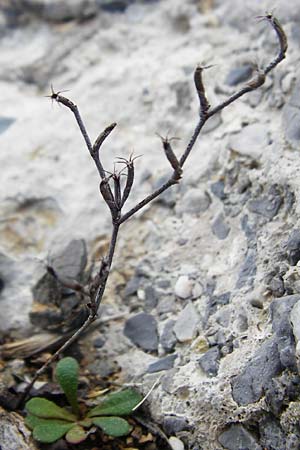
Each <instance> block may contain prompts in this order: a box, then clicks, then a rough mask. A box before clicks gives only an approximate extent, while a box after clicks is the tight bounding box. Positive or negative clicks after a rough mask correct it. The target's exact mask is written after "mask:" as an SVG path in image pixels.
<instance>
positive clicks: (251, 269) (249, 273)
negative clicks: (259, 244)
mask: <svg viewBox="0 0 300 450" xmlns="http://www.w3.org/2000/svg"><path fill="white" fill-rule="evenodd" d="M256 271H257V268H256V251H255V250H252V249H249V250H248V253H247V255H246V257H245V260H244V262H243V264H242V267H241V269H240V272H239V276H238V280H237V283H236V287H237V289H241V288H242V287H243V286H245V285H247V284H248V285H252V284H253V281H254V278H255V275H256Z"/></svg>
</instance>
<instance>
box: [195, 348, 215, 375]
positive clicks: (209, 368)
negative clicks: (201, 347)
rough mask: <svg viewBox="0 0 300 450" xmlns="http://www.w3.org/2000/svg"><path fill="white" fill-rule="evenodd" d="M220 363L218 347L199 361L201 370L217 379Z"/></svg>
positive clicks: (210, 350) (211, 349)
mask: <svg viewBox="0 0 300 450" xmlns="http://www.w3.org/2000/svg"><path fill="white" fill-rule="evenodd" d="M219 361H220V350H219V348H218V347H217V346H215V347H212V348H210V349H209V350H208V351H207V352H206V353H204V355H203V356H201V358H199V360H198V362H199V365H200V367H201V369H202V370H203V371H204V372H205V373H206V374H207V375H209V376H210V377H215V376H216V375H217V374H218V370H219Z"/></svg>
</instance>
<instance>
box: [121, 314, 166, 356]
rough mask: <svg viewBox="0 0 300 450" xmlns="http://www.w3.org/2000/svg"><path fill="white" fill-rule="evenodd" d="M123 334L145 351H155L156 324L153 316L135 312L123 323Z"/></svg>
mask: <svg viewBox="0 0 300 450" xmlns="http://www.w3.org/2000/svg"><path fill="white" fill-rule="evenodd" d="M124 334H125V336H126V337H128V339H130V340H131V341H132V342H133V343H134V344H135V345H137V346H138V347H141V348H142V349H143V350H145V351H155V350H157V346H158V336H157V326H156V321H155V319H154V317H153V316H151V315H150V314H146V313H140V314H137V315H136V316H134V317H131V318H130V319H128V320H127V321H126V323H125V327H124Z"/></svg>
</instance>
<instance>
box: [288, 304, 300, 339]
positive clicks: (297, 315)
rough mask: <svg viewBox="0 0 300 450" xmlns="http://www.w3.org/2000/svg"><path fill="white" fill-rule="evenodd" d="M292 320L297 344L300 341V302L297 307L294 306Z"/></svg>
mask: <svg viewBox="0 0 300 450" xmlns="http://www.w3.org/2000/svg"><path fill="white" fill-rule="evenodd" d="M290 318H291V322H292V326H293V333H294V336H295V339H296V342H297V343H298V342H299V341H300V301H298V302H297V303H295V305H294V306H293V308H292V310H291V314H290Z"/></svg>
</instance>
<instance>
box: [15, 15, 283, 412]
mask: <svg viewBox="0 0 300 450" xmlns="http://www.w3.org/2000/svg"><path fill="white" fill-rule="evenodd" d="M262 19H263V20H265V21H267V22H268V23H269V24H270V25H271V27H272V28H273V29H274V31H275V33H276V36H277V38H278V41H279V52H278V55H277V56H276V58H275V59H274V60H273V61H271V62H270V64H269V65H268V66H267V67H266V68H265V69H263V70H257V71H256V73H255V75H254V77H253V79H252V80H250V82H248V83H247V84H245V85H244V86H243V87H242V88H241V89H240V90H239V91H237V92H236V93H235V94H233V95H232V96H231V97H229V98H228V99H227V100H225V101H223V102H222V103H220V104H219V105H217V106H215V107H213V108H211V106H210V104H209V101H208V99H207V96H206V91H205V86H204V83H203V79H202V74H203V71H204V70H205V69H207V67H201V66H198V67H197V68H196V70H195V73H194V82H195V87H196V91H197V94H198V97H199V103H200V119H199V121H198V123H197V125H196V127H195V130H194V132H193V134H192V137H191V139H190V141H189V143H188V145H187V146H186V148H185V150H184V151H183V153H182V155H181V157H180V158H179V159H177V157H176V156H175V154H174V152H173V150H172V148H171V145H170V140H168V139H167V138H166V139H164V138H162V144H163V148H164V152H165V155H166V157H167V159H168V161H169V163H170V165H171V167H172V169H173V172H172V174H171V176H170V178H169V180H168V181H166V182H165V183H164V184H163V185H162V186H161V187H160V188H158V189H157V190H155V191H154V192H153V193H151V194H150V195H148V196H147V197H146V198H144V199H143V200H142V201H140V202H139V203H138V204H137V205H135V206H134V207H133V208H131V209H130V210H129V211H128V212H126V213H125V214H123V215H122V208H123V206H124V203H125V202H126V200H127V198H128V196H129V194H130V192H131V189H132V186H133V180H134V159H132V158H130V159H129V160H128V161H127V160H125V159H122V158H121V160H122V162H124V163H125V166H126V170H127V182H126V184H125V187H124V190H123V192H122V190H121V182H120V178H121V177H120V173H119V175H117V174H116V173H114V174H112V176H110V177H107V176H106V173H107V171H105V170H104V167H103V164H102V162H101V158H100V148H101V145H102V144H103V142H104V141H105V139H106V138H107V137H108V136H109V135H110V133H111V132H112V131H113V130H114V128H115V127H116V123H113V124H111V125H109V126H108V127H106V128H105V130H104V131H103V132H102V133H101V134H100V135H99V136H98V138H97V139H96V141H95V143H94V144H93V145H92V143H91V140H90V138H89V135H88V133H87V130H86V127H85V125H84V123H83V120H82V118H81V116H80V113H79V110H78V107H77V106H76V105H75V103H73V102H72V101H71V100H69V99H68V98H66V97H64V96H62V95H61V92H57V93H56V92H54V91H53V90H52V94H51V95H50V98H51V99H52V100H55V101H57V102H58V103H60V104H62V105H64V106H66V107H67V108H69V109H70V110H71V111H72V113H73V114H74V116H75V119H76V122H77V124H78V126H79V129H80V131H81V134H82V136H83V138H84V141H85V143H86V146H87V148H88V150H89V153H90V155H91V157H92V158H93V160H94V162H95V165H96V167H97V170H98V172H99V176H100V178H101V183H100V192H101V195H102V197H103V199H104V201H105V202H106V203H107V205H108V207H109V210H110V213H111V218H112V227H113V228H112V236H111V240H110V245H109V250H108V253H107V255H106V257H104V258H103V260H102V263H101V266H100V269H99V272H98V274H97V275H96V277H95V278H94V280H93V282H92V283H91V285H90V286H89V289H86V288H85V289H84V293H85V294H86V292H89V297H90V302H89V304H88V306H89V308H90V314H89V316H88V318H87V319H86V321H85V322H84V323H83V324H82V325H81V327H80V328H79V329H78V330H77V331H76V332H75V333H74V334H73V335H72V336H71V337H70V338H69V339H67V340H66V342H65V343H64V344H63V345H62V346H61V347H60V348H59V349H58V350H57V351H56V352H55V353H54V354H53V355H52V356H51V358H49V359H48V361H46V363H45V364H44V365H43V366H42V367H41V368H40V369H38V370H37V372H36V373H35V375H34V377H33V379H32V381H31V383H30V384H29V385H28V386H27V389H26V391H25V393H24V395H23V396H22V398H21V399H20V402H21V403H22V402H23V401H24V400H25V399H26V397H27V395H28V393H29V391H30V389H31V388H32V386H33V384H34V383H35V381H36V380H37V379H38V377H39V376H40V375H42V374H43V373H44V372H45V371H46V370H47V368H48V367H49V366H50V365H51V363H52V362H53V361H55V360H56V359H57V358H58V357H59V355H61V353H63V352H64V351H65V350H66V349H67V348H68V347H69V346H70V345H71V344H72V343H73V342H75V341H76V340H77V339H78V338H79V337H80V336H81V335H82V334H83V333H84V331H85V330H86V329H87V328H88V327H89V326H90V325H91V324H92V322H94V321H95V320H96V318H97V317H98V311H99V307H100V305H101V301H102V298H103V294H104V291H105V288H106V283H107V280H108V276H109V273H110V269H111V265H112V261H113V257H114V253H115V248H116V243H117V238H118V232H119V229H120V226H121V225H122V224H123V223H124V222H126V221H127V220H128V219H129V218H130V217H132V216H133V215H134V214H135V213H137V212H138V211H139V210H140V209H142V208H143V207H144V206H146V205H147V204H148V203H150V202H151V201H152V200H154V199H155V198H157V197H159V196H160V195H161V194H162V193H163V192H164V191H166V190H167V189H169V188H170V187H171V186H173V185H175V184H177V183H178V182H179V180H180V178H181V174H182V168H183V166H184V163H185V161H186V160H187V158H188V156H189V154H190V152H191V151H192V149H193V147H194V145H195V142H196V141H197V139H198V136H199V134H200V132H201V130H202V128H203V126H204V125H205V123H206V122H207V121H208V120H209V119H210V118H211V117H213V116H214V115H215V114H217V113H219V112H220V111H221V110H223V109H224V108H226V107H227V106H229V105H230V104H231V103H233V102H235V101H236V100H237V99H239V98H240V97H242V96H243V95H244V94H246V93H248V92H251V91H254V90H255V89H257V88H259V87H260V86H261V85H263V84H264V82H265V78H266V75H267V74H268V73H269V72H270V71H271V70H273V69H274V68H275V67H276V66H277V65H278V64H279V63H280V62H281V61H282V60H283V59H284V58H285V55H286V51H287V46H288V45H287V38H286V35H285V33H284V31H283V29H282V27H281V25H280V23H279V21H278V20H277V19H276V18H275V17H274V16H273V15H271V14H267V15H265V16H263V17H262ZM112 179H113V180H112ZM112 181H113V183H114V186H113V188H111V186H110V183H111V182H112ZM118 183H119V184H118ZM116 197H118V198H116Z"/></svg>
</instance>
